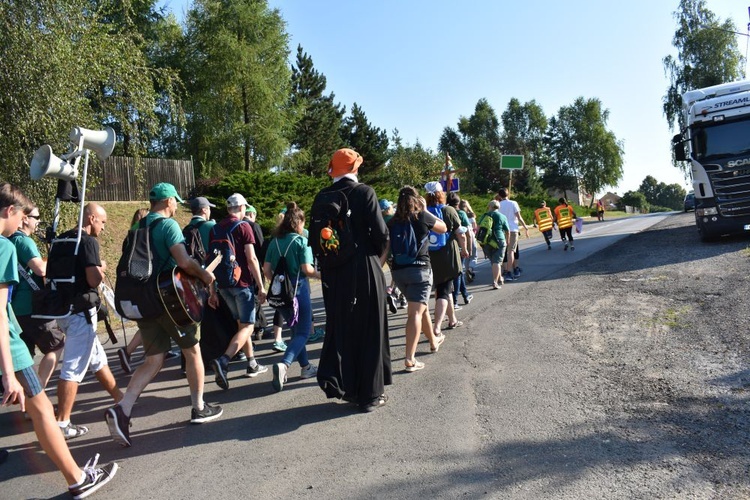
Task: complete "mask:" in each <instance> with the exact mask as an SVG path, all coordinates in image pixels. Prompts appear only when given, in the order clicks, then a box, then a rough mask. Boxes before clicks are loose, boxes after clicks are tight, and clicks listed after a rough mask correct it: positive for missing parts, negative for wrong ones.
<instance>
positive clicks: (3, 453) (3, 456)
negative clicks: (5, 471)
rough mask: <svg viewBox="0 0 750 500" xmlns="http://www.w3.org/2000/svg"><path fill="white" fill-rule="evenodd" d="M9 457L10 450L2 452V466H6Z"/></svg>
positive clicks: (0, 459)
mask: <svg viewBox="0 0 750 500" xmlns="http://www.w3.org/2000/svg"><path fill="white" fill-rule="evenodd" d="M8 455H10V453H9V452H8V450H0V464H4V463H5V461H6V460H8Z"/></svg>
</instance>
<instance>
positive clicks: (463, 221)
mask: <svg viewBox="0 0 750 500" xmlns="http://www.w3.org/2000/svg"><path fill="white" fill-rule="evenodd" d="M456 212H458V218H459V219H461V225H462V226H463V227H469V226H471V222H469V216H468V215H466V212H464V211H463V210H456Z"/></svg>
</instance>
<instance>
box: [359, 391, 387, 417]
mask: <svg viewBox="0 0 750 500" xmlns="http://www.w3.org/2000/svg"><path fill="white" fill-rule="evenodd" d="M387 401H388V396H386V395H385V394H383V395H381V396H379V397H377V398H375V399H374V400H373V401H371V402H369V403H365V404H361V405H359V409H360V410H361V411H363V412H364V413H370V412H372V411H375V410H377V409H378V408H380V407H383V406H385V403H386V402H387Z"/></svg>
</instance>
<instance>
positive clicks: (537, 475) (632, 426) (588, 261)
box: [0, 214, 750, 499]
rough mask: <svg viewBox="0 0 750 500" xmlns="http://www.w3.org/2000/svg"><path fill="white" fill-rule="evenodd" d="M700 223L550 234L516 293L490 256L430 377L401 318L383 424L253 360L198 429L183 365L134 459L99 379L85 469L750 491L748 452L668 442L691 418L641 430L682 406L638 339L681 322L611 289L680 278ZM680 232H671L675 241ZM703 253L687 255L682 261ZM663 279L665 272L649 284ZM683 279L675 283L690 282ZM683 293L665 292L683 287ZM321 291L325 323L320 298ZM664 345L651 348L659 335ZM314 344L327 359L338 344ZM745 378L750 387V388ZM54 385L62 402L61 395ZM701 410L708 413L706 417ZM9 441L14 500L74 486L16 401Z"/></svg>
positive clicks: (431, 361)
mask: <svg viewBox="0 0 750 500" xmlns="http://www.w3.org/2000/svg"><path fill="white" fill-rule="evenodd" d="M690 217H692V215H691V214H685V215H683V214H669V215H651V216H639V217H631V218H627V219H618V220H612V221H604V222H601V223H597V222H591V223H587V224H586V225H585V226H584V231H583V233H582V234H580V235H577V238H576V250H575V251H574V252H571V251H568V252H563V251H562V248H561V245H560V243H559V241H556V242H555V244H554V247H553V250H551V251H548V250H547V249H546V246H545V245H544V243H543V241H542V240H541V239H532V240H525V239H522V240H521V262H520V263H521V267H522V268H523V269H524V274H523V277H522V279H521V280H519V281H516V282H513V283H509V284H506V285H505V286H503V287H502V289H501V290H498V291H493V290H491V289H490V287H489V286H488V285H489V283H490V282H491V281H490V273H489V266H488V263H487V262H486V261H483V262H482V263H481V264H480V266H479V268H478V273H477V280H476V281H475V282H474V283H473V284H472V285H471V286H470V289H471V292H472V293H473V294H474V297H475V298H474V301H473V302H472V303H471V304H470V305H469V306H467V307H464V308H463V310H462V311H460V312H458V313H457V314H458V316H459V318H460V319H461V320H463V321H464V323H465V324H464V326H463V327H461V328H460V329H456V330H453V331H449V332H446V333H447V334H448V335H449V338H448V339H447V340H446V342H445V344H444V345H443V347H442V348H441V349H440V352H439V353H436V354H430V353H429V345H428V344H427V342H426V341H424V340H423V341H422V342H421V343H420V345H419V348H418V356H420V359H421V360H422V361H424V362H425V363H426V364H427V367H426V368H425V369H424V370H422V371H420V372H416V373H406V372H404V371H403V369H402V367H403V347H404V339H403V324H404V313H403V312H402V311H399V313H397V314H395V315H391V316H390V331H391V344H392V358H393V367H394V383H393V385H392V386H390V387H388V388H387V389H386V391H387V394H388V396H389V401H388V403H387V405H386V406H385V407H383V408H382V409H379V410H377V411H375V412H373V413H370V414H361V413H358V412H357V411H356V410H353V409H352V408H351V407H350V406H349V405H346V404H337V403H336V402H332V401H329V400H326V399H325V397H324V395H323V393H322V391H320V389H319V388H318V387H317V385H316V383H315V381H314V380H300V379H298V378H297V377H296V376H297V375H298V373H299V372H298V370H299V368H298V367H292V368H291V369H290V374H289V376H290V379H289V384H288V385H286V386H285V388H284V390H283V391H282V392H281V393H274V392H273V389H272V387H271V374H270V371H269V373H268V374H266V375H262V376H260V377H258V378H255V379H247V378H244V377H242V373H243V372H244V367H243V366H241V365H239V364H235V365H233V370H232V372H231V373H230V389H229V390H228V391H221V390H220V389H219V388H218V387H217V386H216V385H215V384H214V383H213V377H212V376H210V375H209V376H207V384H206V400H207V401H209V402H218V403H220V404H221V405H222V406H223V407H224V415H223V416H222V418H221V419H220V420H217V421H215V422H212V423H209V424H205V425H200V426H191V425H190V424H189V423H188V422H187V421H188V418H189V411H190V410H189V404H190V401H189V396H188V391H187V385H186V382H185V381H184V379H182V378H181V377H180V372H179V362H178V361H170V362H168V363H167V365H166V366H165V369H164V370H162V372H161V373H160V374H159V375H158V376H157V378H156V380H155V381H154V382H153V383H152V384H151V385H150V386H149V387H148V388H147V390H146V391H145V392H144V394H143V395H142V396H141V398H140V400H139V402H138V404H137V405H136V407H135V409H134V413H133V427H132V429H131V437H132V440H133V447H132V448H128V449H123V448H120V447H119V446H118V445H116V444H114V443H113V442H112V441H111V440H110V438H109V434H108V432H107V428H106V425H105V424H104V422H103V419H102V415H103V411H104V410H105V409H106V408H107V407H108V406H109V405H110V401H108V397H107V396H105V394H106V393H104V392H103V391H102V390H100V389H99V387H98V385H97V383H96V381H95V380H93V379H91V378H90V377H89V378H87V380H86V381H85V382H84V384H83V385H82V387H81V390H80V393H79V397H78V402H77V405H76V407H75V409H74V415H73V420H74V422H75V423H77V424H84V425H87V426H89V427H90V429H91V432H90V433H89V434H88V435H86V436H85V437H82V438H79V439H76V440H72V441H70V442H69V444H70V447H71V449H72V451H73V454H74V456H75V457H76V458H77V459H78V460H79V462H81V463H83V462H85V460H86V459H87V458H88V457H90V456H92V455H93V454H95V453H100V454H101V460H102V461H110V460H116V461H117V462H118V463H119V464H120V471H119V473H118V475H117V477H116V478H115V479H114V480H113V481H112V482H111V483H110V484H109V485H107V486H106V489H104V490H102V492H101V493H100V494H99V495H100V497H101V498H112V499H120V498H122V499H125V498H170V499H171V498H174V499H182V498H185V499H187V498H199V497H201V496H204V495H206V494H209V495H219V496H221V497H222V498H251V497H252V498H326V499H349V498H414V497H417V496H419V497H425V498H430V497H437V498H456V497H463V498H480V497H481V498H720V497H726V495H725V494H726V493H729V494H730V495H729V496H732V497H735V498H736V497H738V496H739V497H747V496H749V495H750V489H748V484H747V481H748V480H747V476H748V474H747V473H748V472H750V468H749V467H748V462H747V456H746V455H742V454H741V453H738V452H736V450H735V453H734V454H733V456H732V459H731V460H726V461H725V462H720V463H722V467H723V469H722V470H724V471H725V473H724V475H723V476H716V475H711V474H709V472H707V471H710V470H711V467H710V465H706V461H708V462H710V461H711V460H719V461H720V458H721V456H722V453H724V454H728V453H729V452H730V451H732V450H729V449H726V448H723V447H718V446H717V447H716V448H717V449H715V450H709V451H708V452H705V450H704V452H705V453H704V455H700V456H701V457H704V458H703V459H702V460H704V461H703V462H701V461H700V460H699V459H697V458H696V455H693V454H690V455H688V454H685V453H683V448H682V447H684V446H686V444H684V442H683V441H681V440H678V439H673V438H670V439H667V438H665V437H664V433H666V432H667V430H668V429H667V428H668V427H669V425H671V424H670V422H671V421H669V420H668V419H666V418H663V419H659V420H658V425H653V426H647V425H645V422H648V419H638V418H632V417H633V415H634V414H637V413H638V412H643V411H644V410H645V409H648V410H649V411H655V410H654V409H656V410H662V409H664V408H668V409H671V408H672V407H673V404H672V403H673V400H672V399H670V398H668V397H666V396H665V395H664V385H665V383H666V382H664V381H665V380H668V379H669V377H667V376H666V375H664V370H665V368H664V367H662V368H661V371H658V370H657V371H654V370H653V367H652V366H650V365H649V366H645V367H644V366H642V363H641V359H642V358H649V359H650V358H651V357H652V356H653V357H655V358H657V359H662V358H665V356H666V355H665V356H662V353H661V352H659V354H658V356H657V354H656V353H657V350H658V349H661V348H663V347H664V345H660V344H651V343H648V342H635V341H633V342H630V343H628V342H627V341H623V340H622V339H623V338H627V337H628V336H629V335H630V336H633V337H635V335H634V333H643V331H644V328H643V325H644V324H645V325H646V326H647V328H646V329H648V328H651V329H652V330H654V332H657V333H659V332H661V333H663V331H667V332H669V331H672V330H673V328H672V326H671V325H670V323H669V322H670V317H669V316H668V315H666V316H664V315H659V314H661V313H659V314H657V312H658V311H662V310H663V309H664V308H663V307H661V305H660V304H656V303H653V304H649V301H648V300H644V298H643V297H642V296H638V300H637V301H634V300H628V299H627V297H628V293H624V294H621V293H619V292H618V293H615V294H612V293H610V292H609V291H608V290H607V289H606V288H604V287H605V286H609V283H614V284H615V285H616V286H630V281H627V280H635V281H637V282H640V281H638V280H646V283H651V282H650V281H649V280H648V276H649V275H650V274H649V272H650V271H652V270H653V269H651V262H653V261H652V259H655V258H656V257H655V255H657V254H658V255H659V256H660V257H659V259H662V260H664V262H669V260H670V258H671V259H672V260H673V261H674V262H675V264H674V265H676V266H682V267H681V268H680V269H682V268H684V267H685V266H689V265H692V261H691V260H690V259H686V258H681V257H680V256H682V255H683V254H682V253H679V252H674V251H671V250H670V243H671V242H674V241H675V235H676V234H677V235H680V237H683V238H685V239H686V241H688V242H690V241H692V240H689V238H691V237H693V238H694V241H695V243H694V245H696V246H697V245H699V242H698V238H697V235H693V234H692V230H691V229H690V227H689V225H690ZM664 225H667V226H669V231H666V230H661V229H660V228H661V227H662V226H664ZM653 235H656V236H653ZM555 237H556V238H557V237H558V235H557V233H555ZM644 242H645V243H644ZM729 244H731V245H734V247H733V250H732V252H733V253H732V255H733V256H734V257H736V258H737V259H741V258H742V255H741V250H742V248H741V245H742V244H743V242H741V241H740V242H737V241H734V240H733V241H731V242H730V243H729ZM745 246H746V245H745ZM686 247H689V245H685V244H682V245H681V247H680V248H682V249H683V250H681V251H685V250H684V249H685V248H686ZM735 247H736V248H735ZM713 248H714V249H716V248H717V247H713ZM718 253H720V254H723V253H724V252H718ZM619 256H623V257H622V258H620V257H619ZM669 263H670V264H672V263H671V262H669ZM745 264H746V263H745ZM664 265H667V264H664ZM727 269H729V267H727ZM644 270H646V271H649V272H646V278H644V277H643V273H644ZM665 272H666V271H665ZM674 272H675V273H676V274H674V276H676V278H674V279H679V276H681V275H680V274H679V273H680V272H682V273H683V274H686V273H685V272H684V270H683V271H674ZM667 274H669V273H667ZM745 274H746V273H745ZM620 280H626V281H620ZM670 280H671V278H670V279H666V280H663V281H662V282H661V283H657V284H658V285H659V286H663V285H664V284H665V283H664V281H665V282H666V285H669V283H670ZM314 297H315V306H316V308H318V309H319V310H320V312H319V313H318V314H317V315H318V316H320V317H322V315H323V314H322V303H321V300H320V294H319V291H318V292H317V293H315V294H314ZM459 301H460V299H459ZM678 310H679V309H678ZM592 311H593V312H592ZM693 314H697V313H695V311H694V312H693ZM613 315H614V316H613ZM607 318H608V320H609V321H611V323H607V322H606V321H605V319H607ZM643 318H646V319H645V320H644V319H643ZM649 318H651V320H649ZM653 318H656V319H653ZM642 321H645V323H643V322H642ZM649 321H652V323H649ZM677 322H678V323H679V321H677ZM657 323H658V324H657ZM740 324H742V323H740ZM665 325H666V326H665ZM677 328H682V326H680V325H678V326H677ZM665 329H666V330H665ZM657 333H654V335H653V336H652V335H651V333H649V335H645V334H644V335H640V336H639V339H640V338H642V339H645V340H648V341H651V339H652V337H657ZM610 334H612V335H610ZM658 337H659V338H662V337H661V336H658ZM664 337H666V334H664ZM270 342H271V341H261V342H260V343H259V344H258V348H257V352H258V353H259V354H260V356H261V357H262V358H263V359H262V361H261V362H263V363H265V364H269V365H270V364H271V363H273V362H277V361H279V360H280V357H281V356H280V355H279V354H276V353H272V351H271V350H270ZM624 344H627V348H625V347H623V345H624ZM107 347H108V349H110V361H111V364H112V366H113V370H114V372H115V375H116V377H117V378H118V381H119V383H120V385H121V387H123V388H124V387H125V385H126V384H127V380H128V377H127V376H126V375H124V374H123V373H122V372H121V371H120V369H119V367H118V363H117V361H116V356H114V348H113V347H112V346H107ZM308 348H309V350H310V353H311V358H312V359H313V360H315V359H316V358H317V356H318V355H319V351H320V344H312V345H308ZM674 348H675V346H671V347H670V349H674ZM680 349H685V350H686V349H688V347H686V346H685V345H681V346H680ZM670 352H671V351H670ZM700 354H701V356H703V353H702V352H701V353H700ZM730 357H731V358H732V363H733V364H732V367H731V368H732V371H731V372H732V373H735V374H736V373H737V369H738V368H737V367H738V366H739V365H742V366H745V367H746V366H747V358H745V359H742V360H739V361H738V360H737V354H736V353H733V354H732V356H730V355H729V354H727V353H722V356H718V355H714V356H713V358H711V359H710V360H706V362H707V363H708V361H710V362H711V363H713V364H714V365H716V366H715V369H716V370H717V371H719V369H720V368H721V370H728V369H729V368H728V365H729V364H731V363H729V362H728V361H727V359H729V358H730ZM740 357H741V356H740ZM703 358H705V356H703ZM703 358H702V359H703ZM722 363H723V364H722ZM708 365H710V363H708ZM639 370H641V371H639ZM643 370H651V371H650V372H648V375H649V381H650V382H652V384H651V385H644V384H642V383H641V380H640V378H639V377H641V376H643V375H644V374H643ZM745 370H746V368H745ZM623 374H627V375H628V377H627V378H626V377H623ZM660 377H661V382H660ZM701 380H702V379H701ZM741 380H744V379H741ZM636 382H637V383H636ZM694 383H695V384H697V383H698V381H697V380H696V381H694ZM704 383H705V382H704ZM743 383H744V382H741V381H740V382H738V384H739V385H738V387H745V386H744V385H742V384H743ZM687 385H689V384H687ZM51 387H52V389H51V390H50V393H51V397H52V399H53V402H54V401H55V398H54V395H53V393H54V383H53V384H51ZM748 387H750V383H748ZM639 390H640V391H641V392H643V393H648V394H649V397H648V398H645V401H646V402H645V403H643V402H641V401H631V400H633V394H634V393H638V391H639ZM727 390H728V391H729V389H727ZM729 392H730V393H731V391H729ZM731 394H734V396H735V397H739V398H740V399H741V401H739V402H737V401H734V402H732V404H739V405H740V406H738V407H736V408H739V410H737V411H739V412H740V414H741V412H742V411H745V412H746V410H747V399H746V392H739V393H737V392H735V393H731ZM721 402H722V404H724V405H727V404H729V402H728V401H727V400H726V399H723V400H721ZM626 403H627V404H626ZM631 403H632V404H631ZM713 404H715V403H714V401H708V402H707V404H706V405H705V406H706V407H707V408H709V409H710V408H712V406H711V405H713ZM743 404H744V405H745V406H742V405H743ZM733 408H735V407H733ZM732 415H733V416H736V413H732ZM693 417H694V419H698V420H699V419H701V418H706V415H705V412H704V414H701V413H699V412H696V414H694V415H693ZM685 418H687V416H686V417H685ZM730 427H731V426H729V425H728V427H727V430H726V433H729V434H731V435H732V436H733V438H732V439H740V442H741V443H748V430H747V425H746V423H743V424H742V426H739V427H737V426H735V428H730ZM738 428H739V431H740V435H739V438H738V435H737V429H738ZM0 432H1V433H2V434H1V436H0V448H8V449H9V450H10V451H11V455H10V458H9V459H8V461H7V462H6V463H5V464H3V465H2V466H0V481H2V482H0V497H2V498H9V499H10V498H49V497H55V496H56V495H60V494H61V493H63V492H64V491H65V487H64V482H63V480H62V478H61V476H60V475H59V473H57V472H56V471H55V470H54V467H53V466H52V464H51V462H50V461H49V460H48V459H47V458H46V457H45V456H44V455H43V454H42V453H41V452H40V451H39V448H38V445H37V444H36V443H35V438H34V435H33V432H32V429H31V425H30V422H26V421H24V420H23V417H22V416H21V415H20V414H19V413H18V412H17V411H15V410H14V409H12V408H11V409H9V408H3V409H1V410H0ZM717 432H718V430H717ZM724 438H725V439H726V436H724ZM693 439H695V436H693ZM711 439H712V440H716V439H717V436H712V437H711ZM698 463H699V464H702V466H701V467H698V465H697V464H698ZM742 472H744V476H743V474H742ZM722 481H724V483H726V484H724V483H722ZM61 498H64V496H63V497H61Z"/></svg>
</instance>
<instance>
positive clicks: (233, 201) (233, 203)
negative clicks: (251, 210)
mask: <svg viewBox="0 0 750 500" xmlns="http://www.w3.org/2000/svg"><path fill="white" fill-rule="evenodd" d="M240 205H245V206H247V200H246V199H245V197H244V196H242V195H241V194H240V193H234V194H233V195H232V196H230V197H229V198H227V208H232V207H239V206H240Z"/></svg>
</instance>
